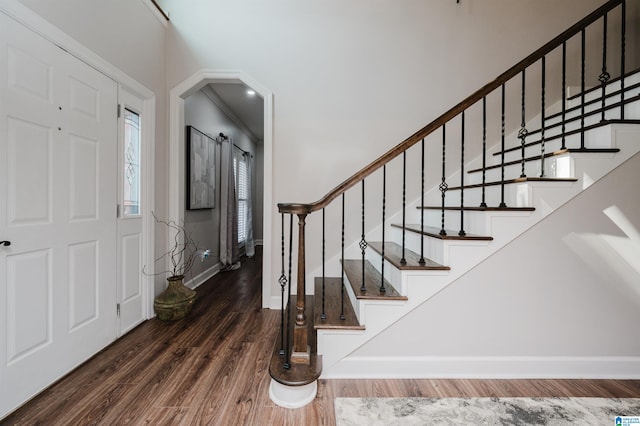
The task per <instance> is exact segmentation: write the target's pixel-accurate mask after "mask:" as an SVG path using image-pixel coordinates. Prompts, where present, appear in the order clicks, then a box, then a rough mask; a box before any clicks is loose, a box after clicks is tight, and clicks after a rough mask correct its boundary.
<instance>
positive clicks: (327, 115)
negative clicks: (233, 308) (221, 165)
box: [167, 0, 602, 295]
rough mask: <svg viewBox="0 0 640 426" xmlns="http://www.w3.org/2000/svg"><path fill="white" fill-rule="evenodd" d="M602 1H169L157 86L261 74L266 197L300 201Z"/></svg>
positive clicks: (275, 231) (276, 230)
mask: <svg viewBox="0 0 640 426" xmlns="http://www.w3.org/2000/svg"><path fill="white" fill-rule="evenodd" d="M601 3H602V1H601V0H565V1H562V2H558V1H555V0H522V1H518V2H514V1H510V0H482V1H480V0H464V1H462V2H461V3H460V4H456V2H455V1H453V0H451V1H438V2H433V1H431V2H425V1H415V0H401V1H394V2H389V1H384V0H375V1H371V0H354V1H348V2H344V1H340V0H330V1H315V0H312V1H307V2H302V3H301V2H299V1H296V0H276V1H272V2H268V3H265V2H262V1H258V0H247V1H244V2H233V1H229V0H193V1H191V2H189V3H188V4H186V3H179V4H173V5H172V6H171V8H170V13H171V20H172V22H171V24H170V26H169V31H168V39H167V48H168V56H169V57H170V58H171V61H170V62H169V63H168V67H167V81H168V87H169V88H173V87H175V86H176V85H178V84H180V83H181V82H182V81H184V80H185V79H186V78H188V77H189V76H191V75H193V74H194V73H195V72H196V71H197V70H201V69H234V70H241V71H243V72H246V73H248V74H249V75H250V76H252V78H254V79H256V80H257V81H260V82H261V84H262V85H264V86H265V87H266V88H268V89H269V90H270V91H272V92H273V93H274V116H275V122H274V142H273V147H274V148H273V149H274V152H273V182H272V185H273V199H274V203H278V202H311V201H315V200H316V199H318V198H320V197H321V196H323V195H324V194H325V193H326V192H328V191H329V190H330V189H331V188H333V187H334V186H336V185H337V184H338V183H340V182H341V181H342V180H344V179H346V178H347V177H349V176H350V175H351V174H352V173H354V172H355V171H357V170H358V169H360V168H361V167H362V166H364V165H366V164H367V163H369V162H370V161H372V160H373V159H375V158H376V157H377V156H379V155H380V154H382V153H383V152H385V151H386V150H388V149H389V148H391V147H392V146H394V145H395V144H397V143H398V142H400V141H401V140H403V139H404V138H405V137H407V136H409V135H410V134H412V133H413V132H414V131H416V130H418V129H419V128H421V127H422V126H424V125H425V124H427V123H428V122H429V121H431V120H432V119H434V118H435V117H437V115H438V114H439V113H442V112H444V111H445V110H446V109H448V108H450V107H451V106H453V105H454V104H455V103H457V102H459V101H460V100H462V99H463V98H464V97H466V96H468V95H469V94H470V93H471V92H473V91H474V90H476V89H478V88H479V87H481V86H483V85H484V84H486V83H487V82H488V81H490V80H492V79H493V78H494V77H495V76H497V75H498V74H500V73H501V72H503V71H504V70H506V69H507V68H508V67H509V66H511V65H513V64H514V63H515V62H516V61H518V60H520V59H522V58H523V57H525V56H526V55H528V54H529V53H531V52H532V51H533V50H534V49H535V48H537V47H539V46H540V45H542V44H543V43H545V42H547V41H549V40H550V39H551V38H552V37H553V36H555V35H557V34H558V33H560V32H561V31H562V30H564V29H566V28H567V27H569V26H570V25H571V24H573V23H574V22H576V21H578V20H579V19H580V18H582V17H583V16H585V15H586V14H587V13H588V12H589V11H591V10H593V9H595V8H596V7H597V6H598V5H600V4H601ZM274 210H275V206H274ZM279 222H280V218H279V216H278V215H274V217H273V223H272V224H271V228H272V229H271V233H272V235H273V236H274V237H273V239H274V241H271V242H265V244H267V247H265V249H267V250H269V249H270V250H271V251H272V252H273V253H279V241H278V240H279V238H278V237H279V235H280V226H279V225H280V223H279ZM308 250H309V253H308V256H309V258H310V259H311V258H312V257H313V256H314V253H313V252H314V251H315V250H316V248H309V249H308ZM279 262H280V260H279V258H278V256H274V258H273V261H272V270H273V271H279V270H280V267H279ZM309 263H312V262H311V261H310V262H309ZM314 266H317V265H313V264H309V265H308V269H309V270H310V269H313V267H314ZM265 279H267V280H269V279H271V281H272V293H273V294H274V295H277V294H278V292H279V287H278V285H277V282H276V280H277V276H274V277H265Z"/></svg>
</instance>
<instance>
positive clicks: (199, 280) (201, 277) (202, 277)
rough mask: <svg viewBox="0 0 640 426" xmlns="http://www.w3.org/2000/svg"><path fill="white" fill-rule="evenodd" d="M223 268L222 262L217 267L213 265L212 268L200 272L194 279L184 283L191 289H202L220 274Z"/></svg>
mask: <svg viewBox="0 0 640 426" xmlns="http://www.w3.org/2000/svg"><path fill="white" fill-rule="evenodd" d="M221 267H222V264H221V263H220V262H218V263H216V264H215V265H213V266H212V267H210V268H207V269H205V270H204V271H202V272H200V273H199V274H198V275H196V276H195V277H193V278H191V279H190V280H188V281H186V282H185V283H184V285H185V286H187V287H189V288H190V289H196V288H198V287H200V286H201V285H202V284H203V283H204V282H205V281H207V280H208V279H209V278H211V277H213V276H214V275H216V274H217V273H218V272H220V268H221Z"/></svg>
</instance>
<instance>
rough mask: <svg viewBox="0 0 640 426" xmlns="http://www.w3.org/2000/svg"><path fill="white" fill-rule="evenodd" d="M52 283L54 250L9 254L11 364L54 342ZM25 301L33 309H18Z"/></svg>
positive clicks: (8, 291)
mask: <svg viewBox="0 0 640 426" xmlns="http://www.w3.org/2000/svg"><path fill="white" fill-rule="evenodd" d="M52 283H53V280H52V277H51V250H37V251H33V252H28V253H22V254H16V255H12V256H7V308H8V312H7V333H8V336H7V337H8V338H7V363H8V364H9V365H11V364H13V363H16V362H18V361H20V359H21V358H23V357H25V356H27V355H29V353H32V352H34V351H38V350H40V349H41V348H42V347H43V346H45V345H48V344H49V343H51V331H52V328H53V327H52V322H51V290H52ZM26 304H30V305H31V307H32V309H31V311H26V310H24V309H18V308H19V307H21V306H25V305H26ZM25 330H26V331H27V332H25Z"/></svg>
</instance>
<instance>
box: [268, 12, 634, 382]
mask: <svg viewBox="0 0 640 426" xmlns="http://www.w3.org/2000/svg"><path fill="white" fill-rule="evenodd" d="M627 1H630V0H610V1H608V2H606V3H605V4H604V5H602V6H601V7H599V8H598V9H597V10H595V11H594V12H592V13H590V14H589V15H588V16H586V17H585V18H584V19H582V20H580V21H579V22H578V23H576V24H575V25H573V26H571V27H570V28H569V29H567V30H566V31H564V32H563V33H561V34H560V35H558V36H557V37H555V38H554V39H553V40H551V41H550V42H548V43H547V44H545V45H544V46H542V47H541V48H539V49H538V50H536V51H535V52H533V53H532V54H530V55H529V56H527V57H526V58H524V59H523V60H521V61H520V62H518V63H517V64H515V65H514V66H512V67H511V68H509V69H508V70H507V71H505V72H504V73H502V74H501V75H499V76H498V77H497V78H496V79H495V80H493V81H491V82H490V83H488V84H487V85H485V86H484V87H482V88H481V89H479V90H477V91H476V92H474V93H473V94H472V95H470V96H469V97H467V98H466V99H464V100H463V101H461V102H460V103H458V104H457V105H455V106H454V107H453V108H451V109H449V110H448V111H446V112H445V113H444V114H442V115H441V116H440V117H438V118H437V119H435V120H434V121H432V122H431V123H429V124H428V125H426V126H425V127H423V128H422V129H420V130H419V131H417V132H416V133H414V134H413V135H411V136H410V137H408V138H407V139H405V140H404V141H403V142H401V143H400V144H398V145H397V146H395V147H394V148H392V149H391V150H389V151H388V152H386V153H385V154H384V155H382V156H381V157H379V158H378V159H376V160H375V161H373V162H372V163H371V164H369V165H368V166H366V167H364V168H363V169H361V170H360V171H358V172H357V173H355V174H354V175H353V176H351V177H350V178H348V179H347V180H345V181H344V182H342V183H341V184H339V185H338V186H337V187H335V188H334V189H333V190H331V191H330V192H328V193H327V194H326V195H325V196H324V197H322V198H321V199H319V200H318V201H315V202H313V203H281V204H278V209H279V212H280V213H281V214H282V215H283V216H282V228H283V229H282V256H283V259H282V271H281V276H280V280H279V282H280V284H281V287H282V296H283V305H282V306H283V308H285V306H286V308H285V309H287V308H289V303H288V301H289V300H290V299H291V284H292V283H291V280H292V278H291V274H292V260H291V253H292V244H293V239H292V235H293V233H294V229H293V220H292V218H293V215H296V216H297V217H298V231H297V232H298V243H297V261H296V262H295V263H296V264H297V274H296V277H297V279H296V293H297V296H296V297H295V298H296V304H295V309H296V311H295V315H285V314H284V313H283V316H282V325H281V327H282V328H281V343H280V344H281V348H280V354H281V356H282V362H283V365H284V369H285V370H287V369H288V368H290V366H291V365H292V364H309V362H310V361H309V360H310V354H309V347H310V343H309V342H310V338H311V337H312V336H310V335H309V333H310V332H309V331H308V329H309V324H308V322H309V321H310V318H309V317H308V315H307V314H308V306H306V302H305V295H306V293H307V292H306V285H305V277H306V259H305V255H306V253H305V244H306V241H305V239H306V234H305V231H306V224H307V219H308V216H309V215H311V214H312V213H314V212H317V211H322V212H323V213H322V215H321V216H322V236H321V239H322V243H321V246H322V247H321V248H320V249H318V251H321V253H322V254H321V257H322V259H321V262H322V275H323V277H322V279H323V281H324V274H325V255H326V247H325V246H326V236H325V235H326V229H325V227H326V222H327V219H326V217H325V216H326V215H325V209H326V208H328V207H329V206H330V205H332V204H333V203H332V202H333V201H335V200H336V199H340V200H341V203H340V206H337V207H336V208H335V209H336V212H337V213H336V214H335V215H334V216H338V215H341V218H340V220H341V230H340V231H336V232H335V234H333V235H336V234H339V235H340V240H341V241H340V244H341V249H340V252H341V255H340V256H341V260H342V261H343V262H344V256H345V255H344V252H345V222H349V223H351V222H350V221H349V220H348V219H347V218H346V216H345V210H346V209H345V193H347V191H348V190H350V189H352V188H354V187H355V186H357V185H360V186H361V188H360V190H359V191H358V190H357V189H356V188H354V191H353V192H355V193H356V194H357V195H356V197H358V198H359V200H358V201H359V203H360V204H361V209H358V210H360V211H358V215H359V216H360V218H359V222H360V226H359V229H358V232H360V231H361V233H360V235H359V239H360V240H359V242H358V243H357V246H358V248H359V249H360V254H361V256H362V262H363V267H362V269H363V271H362V275H363V283H362V290H363V291H364V290H365V288H364V268H365V266H364V264H365V253H366V249H367V246H368V243H367V240H366V234H367V229H372V228H373V226H372V221H375V223H374V225H376V226H377V225H379V224H380V222H381V223H382V226H381V237H382V253H381V255H382V259H383V261H382V265H381V268H382V270H383V272H382V276H383V279H382V280H381V283H380V292H381V293H384V292H385V291H386V289H385V287H384V247H385V244H384V243H385V237H386V236H385V226H384V224H385V221H387V220H388V218H387V217H386V215H387V210H389V205H388V204H389V200H388V199H387V193H388V188H387V185H388V170H387V167H388V166H389V164H390V163H391V162H392V160H394V159H396V158H399V157H401V164H400V166H399V167H400V168H401V169H400V171H398V173H397V174H396V175H397V177H398V179H396V180H398V181H401V186H402V188H401V190H400V191H398V192H397V193H401V194H402V200H401V202H400V201H398V204H401V205H399V206H398V208H399V211H400V212H401V217H402V227H401V228H402V261H401V263H406V259H405V255H404V253H405V232H406V230H405V225H406V223H405V221H406V209H407V191H408V187H407V170H408V167H407V152H408V150H409V149H410V148H412V147H414V146H415V145H417V144H420V145H419V146H420V149H419V150H418V151H419V153H417V154H416V155H417V156H419V159H418V161H417V162H416V163H417V164H418V165H417V166H416V168H419V169H420V172H419V173H420V176H419V177H417V176H416V177H415V179H414V180H413V181H419V182H420V183H419V187H415V188H412V192H411V195H410V196H413V195H416V196H418V195H417V194H420V195H419V203H421V206H424V197H425V180H426V174H427V173H429V172H431V171H432V170H436V171H437V173H438V175H437V176H436V177H435V178H434V177H433V176H431V181H433V180H434V179H435V185H434V186H437V191H439V192H440V195H439V198H440V200H439V201H440V206H439V210H440V212H441V214H440V220H439V222H440V223H439V224H438V226H437V227H435V228H436V230H435V231H432V230H431V228H430V227H427V226H426V225H425V218H424V210H425V209H421V213H420V225H419V227H420V232H421V234H423V235H431V236H436V237H437V236H438V235H439V236H440V237H442V238H465V237H466V236H467V232H466V230H465V223H464V210H465V209H467V210H468V209H469V208H470V207H469V206H465V204H464V201H465V192H466V191H469V190H471V189H472V188H478V189H479V190H480V191H481V196H480V202H479V204H478V205H476V206H474V207H475V208H487V207H488V204H487V201H486V198H485V189H486V188H489V187H499V188H500V194H499V201H498V202H496V204H497V206H495V207H493V208H495V209H500V208H503V209H504V208H509V206H508V205H507V200H505V185H507V184H509V183H510V182H512V181H516V180H520V181H522V180H527V179H531V180H533V179H536V180H540V179H542V180H544V179H545V178H547V175H546V173H547V171H545V158H548V157H549V156H551V155H553V153H552V152H547V151H546V149H547V143H549V141H551V140H556V141H558V140H559V141H560V143H561V147H560V149H562V150H566V149H573V150H588V149H587V147H586V146H585V136H584V134H585V130H586V129H588V128H589V126H590V125H588V124H586V121H588V118H589V117H593V116H599V117H600V120H603V121H604V120H614V119H615V120H618V119H619V120H625V119H626V117H625V105H627V104H628V103H630V102H631V101H634V100H636V99H637V98H638V96H639V95H635V96H633V97H631V96H629V95H628V94H627V93H629V90H628V89H629V88H625V79H624V78H622V77H623V76H625V72H626V70H627V66H628V65H627V64H626V56H627V46H626V44H627V39H626V37H627V35H626V31H627V29H626V28H627V19H628V18H627V4H626V3H627ZM587 35H589V38H588V37H587ZM594 38H597V39H598V40H597V41H595V42H594V41H592V39H594ZM587 40H589V43H587ZM594 45H595V48H597V49H598V52H597V55H596V56H597V57H598V61H599V63H598V64H597V67H596V65H595V64H593V63H592V61H591V62H589V63H588V58H593V56H594V55H593V53H592V52H593V49H594ZM611 51H613V52H614V54H612V53H611ZM569 52H570V53H571V55H570V53H569ZM589 54H591V55H589ZM575 56H579V57H580V61H579V64H575V63H574V62H575V61H569V60H568V59H570V58H572V57H575ZM536 64H539V67H538V66H537V65H536ZM534 65H536V66H535V67H534ZM569 65H570V66H571V67H572V69H573V68H579V70H577V73H570V71H569V69H568V66H569ZM594 67H595V68H597V69H598V72H599V75H597V76H593V75H590V76H589V77H587V70H589V71H591V70H593V68H594ZM550 69H551V70H552V73H553V75H552V77H553V78H551V77H550V71H549V70H550ZM614 71H615V74H616V75H617V77H616V78H612V76H611V73H612V72H614ZM576 74H577V75H576ZM532 76H533V78H532ZM527 77H529V78H527ZM570 77H571V78H572V79H573V80H572V81H573V82H575V81H576V80H577V81H578V82H579V86H580V87H579V89H580V92H579V93H580V103H579V106H578V107H570V106H569V105H568V101H567V98H568V96H567V95H568V93H567V86H568V85H569V84H568V82H569V79H570ZM614 81H616V82H617V81H619V87H618V88H617V89H615V90H613V91H612V90H610V91H609V92H607V87H610V86H611V85H612V83H613V82H614ZM591 82H593V83H594V84H593V85H599V86H600V87H599V90H601V96H600V98H599V99H595V100H588V99H586V97H585V96H586V94H587V89H589V87H587V86H588V85H589V86H591ZM551 84H553V88H552V89H553V90H551V89H550V85H551ZM532 87H533V88H534V89H533V90H535V91H536V92H537V93H539V98H538V99H533V98H532V97H531V96H530V95H529V98H527V92H529V93H531V90H532ZM556 92H557V93H556ZM554 93H555V96H554ZM514 99H516V100H517V102H516V104H517V106H516V107H515V109H516V110H518V111H517V113H516V114H515V115H511V114H513V112H512V111H511V106H512V104H514ZM607 100H608V102H607ZM507 104H509V110H508V109H507ZM552 104H553V105H554V106H555V108H556V109H557V110H558V111H557V112H554V113H553V114H551V113H548V112H547V111H548V109H549V107H550V106H551V105H552ZM532 105H533V107H532ZM589 105H591V106H592V108H590V109H588V110H587V109H586V108H589ZM594 106H595V107H594ZM472 108H473V109H472ZM490 114H494V115H496V117H497V121H498V122H499V125H498V126H495V128H492V129H489V127H488V125H487V116H488V115H490ZM570 114H572V115H571V117H570ZM605 114H606V115H605ZM614 114H615V115H614ZM470 116H472V117H473V119H472V120H470V119H469V117H470ZM513 117H515V118H517V119H518V121H519V125H513V124H512V123H511V122H513V121H515V118H513ZM533 118H535V120H536V123H535V124H533V123H531V120H532V119H533ZM634 118H635V117H634ZM454 119H455V122H454ZM509 119H511V121H509ZM538 120H539V122H538ZM552 120H555V121H553V122H552ZM465 121H467V123H473V124H474V125H476V127H479V128H478V129H474V131H473V132H472V131H470V130H469V128H468V127H467V128H465V125H466V124H465ZM538 123H539V128H538V129H536V130H529V129H527V125H528V124H530V125H535V126H537V125H538ZM570 124H571V126H572V128H571V129H568V128H567V126H569V125H570ZM454 125H455V126H454ZM458 126H459V130H458ZM467 126H468V124H467ZM508 128H513V131H511V130H509V129H508ZM550 129H555V130H553V131H552V130H550ZM438 131H439V132H438ZM458 132H459V133H458ZM489 133H495V136H496V138H497V140H499V141H500V149H499V151H498V153H496V154H494V155H496V156H500V161H499V165H493V166H488V165H487V138H488V137H489V136H488V134H489ZM511 133H515V134H516V138H517V139H519V142H518V143H519V144H518V145H517V146H515V147H511V148H507V146H506V139H507V137H508V136H509V134H511ZM451 134H454V136H453V138H451V136H450V135H451ZM572 134H578V135H579V145H578V146H577V147H573V148H569V147H568V146H567V138H568V136H570V135H572ZM448 135H449V136H448ZM448 137H449V139H448ZM470 137H474V138H475V139H476V140H480V139H481V146H480V143H479V141H478V142H476V143H475V144H474V145H472V148H473V150H471V149H469V148H470V147H468V146H465V143H466V141H465V139H469V138H470ZM534 137H535V138H536V140H535V141H532V140H531V139H532V138H534ZM452 139H453V140H454V141H455V142H456V144H455V145H452V143H451V142H449V143H448V140H449V141H450V140H452ZM426 140H427V142H429V143H430V144H431V145H427V146H428V147H431V148H433V147H434V145H435V146H438V148H439V150H440V153H439V154H438V155H435V156H434V155H430V156H426V155H425V152H426V151H425V141H426ZM440 145H441V147H440ZM532 147H538V148H539V151H538V152H537V153H534V154H529V155H527V153H526V151H527V150H530V149H531V148H532ZM447 149H449V151H450V152H451V151H453V152H454V154H456V155H459V159H458V158H454V159H453V161H452V159H451V158H449V157H450V155H449V152H447ZM470 150H471V151H473V152H476V153H477V154H480V152H481V154H482V166H481V167H480V168H479V169H478V170H475V171H482V177H481V182H480V183H476V184H473V185H469V184H468V183H467V184H466V183H465V176H466V173H468V172H467V171H465V165H466V163H465V151H470ZM474 150H475V151H474ZM510 151H519V152H520V158H518V159H516V160H512V161H511V162H508V161H506V160H505V155H506V154H507V153H508V152H510ZM412 152H413V151H412ZM430 160H435V161H437V162H438V163H437V164H435V165H430V164H429V161H430ZM458 160H459V161H458ZM399 162H400V161H399ZM529 162H539V169H538V170H539V171H540V173H539V175H538V176H535V177H533V176H527V172H526V170H525V164H526V163H529ZM452 164H455V166H456V167H457V169H456V170H455V173H456V174H455V176H456V177H457V174H458V171H459V179H460V185H459V186H458V187H455V188H454V187H452V186H450V185H449V182H448V181H449V180H450V176H448V175H447V173H448V171H449V170H451V167H450V166H451V165H452ZM510 164H511V165H514V164H515V165H516V167H517V166H518V165H520V167H519V169H520V170H518V172H519V173H518V174H517V175H516V176H513V177H507V176H505V168H506V167H508V166H509V165H510ZM447 166H449V167H447ZM497 168H499V169H500V178H499V180H498V181H494V182H488V181H487V178H486V172H487V171H488V170H491V169H497ZM376 172H381V174H382V176H379V173H378V174H376V176H377V178H376V181H377V180H382V185H381V187H380V189H378V191H377V193H378V194H381V211H380V210H378V211H377V213H376V214H375V215H374V216H375V218H374V219H373V220H371V219H370V220H367V221H366V224H368V227H367V226H365V219H367V214H366V212H365V206H367V205H371V201H370V200H369V199H368V198H367V194H369V197H370V196H371V195H370V194H371V193H372V191H369V192H367V191H366V190H365V181H366V180H367V179H368V178H371V177H372V175H373V174H374V173H376ZM449 173H450V174H451V172H449ZM453 190H455V191H459V197H458V198H456V199H455V200H456V203H458V204H456V205H455V206H451V205H447V202H446V201H447V194H448V193H449V192H451V191H453ZM350 193H351V192H350ZM351 210H353V209H349V211H351ZM448 210H454V211H455V212H456V213H455V214H457V212H458V211H459V214H460V227H459V229H458V230H457V232H454V233H453V234H456V235H453V234H452V232H451V231H448V230H447V229H445V213H446V212H447V211H448ZM285 215H290V219H289V226H288V228H289V261H288V270H287V268H286V265H285V263H286V262H285V252H286V250H285V246H286V244H285V234H286V230H285V217H284V216H285ZM351 228H352V229H353V227H351ZM421 239H422V240H424V237H423V236H422V237H421ZM420 245H421V248H420V251H421V252H420V254H419V255H420V264H422V265H424V262H425V253H424V243H423V242H421V243H420ZM287 276H288V278H287ZM342 281H343V283H342V285H343V289H342V292H341V294H342V295H343V296H342V297H343V300H342V301H341V304H342V306H343V307H342V310H341V313H340V314H339V315H341V316H342V317H344V292H345V291H344V274H343V275H342ZM286 289H288V290H286ZM324 293H325V291H324V285H323V288H322V295H321V297H322V305H321V306H322V312H321V318H323V319H325V318H326V315H327V314H326V312H325V300H324ZM319 296H320V295H317V294H316V297H319ZM285 298H286V299H285ZM289 318H295V321H294V324H293V325H292V327H291V330H289V326H288V321H289V320H288V319H289ZM291 331H293V333H291ZM291 335H292V336H293V337H291ZM291 340H293V341H291ZM318 374H319V372H318Z"/></svg>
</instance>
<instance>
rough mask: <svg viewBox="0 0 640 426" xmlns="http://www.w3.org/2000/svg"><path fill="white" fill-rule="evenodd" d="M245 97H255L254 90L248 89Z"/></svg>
mask: <svg viewBox="0 0 640 426" xmlns="http://www.w3.org/2000/svg"><path fill="white" fill-rule="evenodd" d="M247 95H249V96H255V95H256V92H255V91H254V90H251V89H249V90H247Z"/></svg>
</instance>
